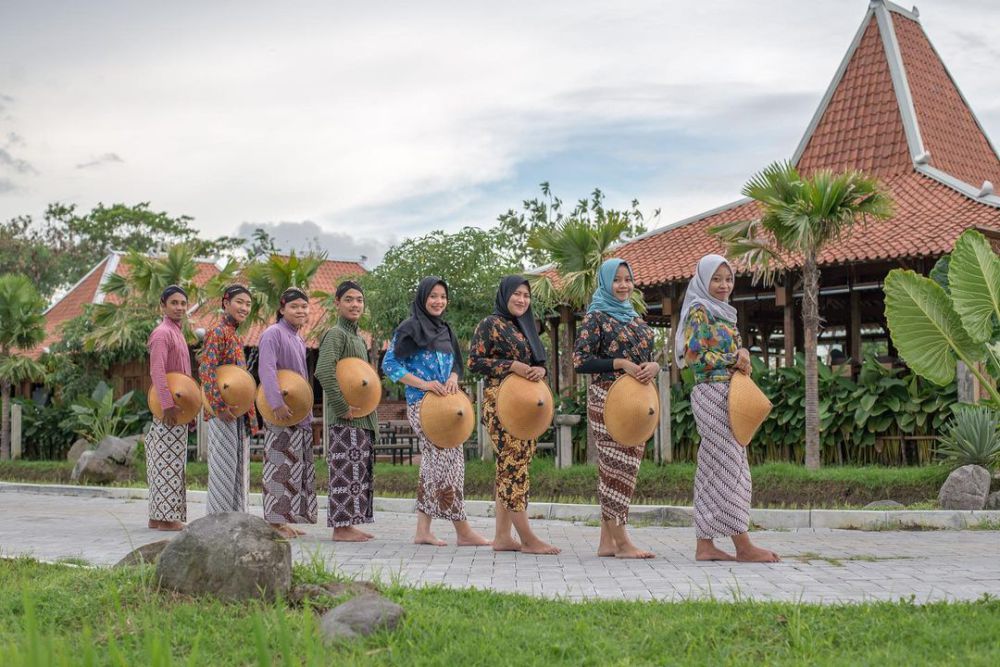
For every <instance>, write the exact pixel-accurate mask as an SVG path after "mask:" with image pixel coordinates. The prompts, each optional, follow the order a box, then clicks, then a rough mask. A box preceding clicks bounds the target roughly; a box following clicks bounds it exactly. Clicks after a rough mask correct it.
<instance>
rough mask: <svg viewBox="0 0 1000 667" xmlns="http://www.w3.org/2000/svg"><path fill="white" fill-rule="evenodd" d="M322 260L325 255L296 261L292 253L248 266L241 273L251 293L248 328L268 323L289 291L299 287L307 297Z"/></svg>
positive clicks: (324, 258)
mask: <svg viewBox="0 0 1000 667" xmlns="http://www.w3.org/2000/svg"><path fill="white" fill-rule="evenodd" d="M325 260H326V255H325V254H308V255H303V256H301V257H299V256H298V255H296V254H295V251H292V253H291V254H289V255H271V256H270V257H267V258H266V259H262V260H259V261H256V262H253V263H252V264H249V265H248V266H247V267H246V268H245V269H244V270H243V275H244V276H245V277H246V280H247V283H248V284H249V286H250V291H251V292H253V306H252V307H251V310H250V316H249V317H247V326H250V325H252V324H253V323H261V324H266V323H268V322H270V321H271V320H272V319H273V318H274V317H275V316H276V314H277V312H278V307H279V300H280V298H281V293H282V292H284V291H285V290H286V289H288V288H289V287H298V288H299V289H301V290H302V291H304V292H305V293H306V294H309V285H310V284H311V283H312V280H313V278H314V277H315V276H316V272H317V271H319V269H320V267H321V266H323V262H324V261H325ZM220 294H221V290H220Z"/></svg>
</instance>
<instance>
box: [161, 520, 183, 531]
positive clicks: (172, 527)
mask: <svg viewBox="0 0 1000 667" xmlns="http://www.w3.org/2000/svg"><path fill="white" fill-rule="evenodd" d="M158 530H167V531H171V532H175V531H178V530H184V522H183V521H161V522H160V526H159V528H158Z"/></svg>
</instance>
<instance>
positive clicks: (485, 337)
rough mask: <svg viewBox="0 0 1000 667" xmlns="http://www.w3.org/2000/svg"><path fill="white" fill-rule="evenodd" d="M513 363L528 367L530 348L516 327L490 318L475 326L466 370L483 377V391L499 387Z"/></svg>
mask: <svg viewBox="0 0 1000 667" xmlns="http://www.w3.org/2000/svg"><path fill="white" fill-rule="evenodd" d="M515 361H520V362H522V363H525V364H528V365H529V366H531V365H532V363H531V346H530V345H528V339H527V338H525V337H524V334H522V333H521V330H520V329H518V328H517V324H515V323H514V322H511V321H510V320H508V319H507V318H505V317H500V316H499V315H490V316H488V317H486V318H485V319H484V320H483V321H482V322H480V323H479V324H478V325H476V330H475V332H474V333H473V334H472V344H471V346H470V349H469V370H470V371H472V372H473V373H479V374H480V375H485V376H486V382H485V384H486V386H487V387H493V386H497V385H499V384H500V382H501V381H502V380H503V379H504V378H505V377H507V375H509V374H510V367H511V365H512V362H515Z"/></svg>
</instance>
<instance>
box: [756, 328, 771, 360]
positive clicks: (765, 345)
mask: <svg viewBox="0 0 1000 667" xmlns="http://www.w3.org/2000/svg"><path fill="white" fill-rule="evenodd" d="M758 329H759V331H760V353H761V356H763V357H764V365H765V366H767V367H768V368H770V367H771V330H772V329H771V325H770V324H762V325H761V326H760V327H758Z"/></svg>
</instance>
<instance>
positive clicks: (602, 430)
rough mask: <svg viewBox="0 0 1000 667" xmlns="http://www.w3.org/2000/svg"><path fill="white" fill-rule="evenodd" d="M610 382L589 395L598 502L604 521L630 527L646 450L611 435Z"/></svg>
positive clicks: (594, 387) (595, 385) (592, 388)
mask: <svg viewBox="0 0 1000 667" xmlns="http://www.w3.org/2000/svg"><path fill="white" fill-rule="evenodd" d="M610 388H611V383H609V382H593V383H591V385H590V389H589V390H588V391H587V419H588V420H589V423H590V428H592V429H593V430H594V436H595V439H596V440H597V499H598V501H599V502H600V504H601V519H602V520H603V521H614V522H615V524H616V525H619V526H623V525H625V524H627V523H628V509H629V504H630V503H631V502H632V496H633V495H635V480H636V477H638V475H639V464H640V463H641V462H642V455H643V453H644V452H645V450H646V448H645V447H625V446H623V445H621V444H619V443H617V442H615V440H614V439H612V437H611V436H610V435H609V434H608V429H607V427H606V426H605V425H604V406H605V403H606V402H607V398H608V389H610Z"/></svg>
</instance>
